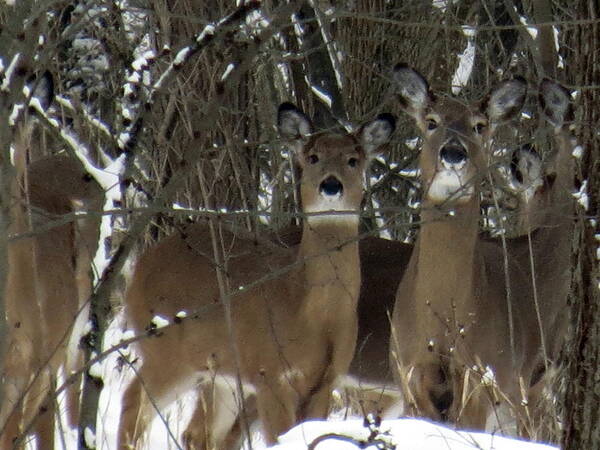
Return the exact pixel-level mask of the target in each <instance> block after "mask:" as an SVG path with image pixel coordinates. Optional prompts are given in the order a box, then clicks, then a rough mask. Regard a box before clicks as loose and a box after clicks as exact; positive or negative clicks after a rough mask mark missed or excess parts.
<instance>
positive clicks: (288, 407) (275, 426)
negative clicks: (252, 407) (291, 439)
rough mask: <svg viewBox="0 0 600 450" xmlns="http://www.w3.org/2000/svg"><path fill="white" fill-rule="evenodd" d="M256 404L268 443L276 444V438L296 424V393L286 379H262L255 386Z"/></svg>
mask: <svg viewBox="0 0 600 450" xmlns="http://www.w3.org/2000/svg"><path fill="white" fill-rule="evenodd" d="M256 405H257V409H258V416H259V418H260V420H261V422H262V427H263V435H264V437H265V441H266V442H267V444H268V445H273V444H276V443H277V438H278V437H279V436H280V435H281V434H283V433H285V432H286V431H288V430H289V429H290V428H292V427H293V426H294V425H295V424H296V411H297V409H298V395H297V392H296V390H295V389H294V386H292V385H291V384H290V383H289V382H288V380H276V381H275V382H268V381H267V382H265V380H263V382H262V383H261V384H260V385H258V388H257V392H256Z"/></svg>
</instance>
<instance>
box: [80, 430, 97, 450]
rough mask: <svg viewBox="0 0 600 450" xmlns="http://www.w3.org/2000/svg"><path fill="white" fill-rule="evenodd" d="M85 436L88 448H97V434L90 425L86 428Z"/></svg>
mask: <svg viewBox="0 0 600 450" xmlns="http://www.w3.org/2000/svg"><path fill="white" fill-rule="evenodd" d="M83 438H84V441H85V445H86V447H87V448H96V435H95V434H94V432H93V431H92V430H90V429H89V427H86V429H85V430H84V432H83Z"/></svg>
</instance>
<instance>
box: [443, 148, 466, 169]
mask: <svg viewBox="0 0 600 450" xmlns="http://www.w3.org/2000/svg"><path fill="white" fill-rule="evenodd" d="M440 158H441V160H442V161H443V162H445V163H448V164H452V165H458V164H461V163H463V162H465V161H466V160H467V152H466V151H465V148H464V147H463V146H462V145H460V144H457V143H449V144H446V145H444V146H443V147H442V149H441V150H440Z"/></svg>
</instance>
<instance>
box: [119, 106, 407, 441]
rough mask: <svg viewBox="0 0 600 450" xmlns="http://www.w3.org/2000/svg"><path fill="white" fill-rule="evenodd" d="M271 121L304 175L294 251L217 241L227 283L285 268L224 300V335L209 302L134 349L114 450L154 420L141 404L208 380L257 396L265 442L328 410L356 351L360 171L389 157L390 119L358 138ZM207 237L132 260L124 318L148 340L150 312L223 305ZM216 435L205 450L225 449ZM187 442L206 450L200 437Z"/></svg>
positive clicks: (189, 236)
mask: <svg viewBox="0 0 600 450" xmlns="http://www.w3.org/2000/svg"><path fill="white" fill-rule="evenodd" d="M277 117H278V119H277V124H278V129H279V132H280V135H281V136H282V137H283V138H284V139H286V140H287V141H288V142H289V145H290V148H291V149H292V150H293V152H294V154H295V157H296V160H297V161H298V163H299V165H300V167H301V170H302V175H301V181H300V197H301V202H302V211H303V213H304V214H306V215H307V217H306V219H305V220H304V224H303V229H302V238H301V242H300V244H299V246H298V248H297V249H296V250H295V251H294V250H292V249H285V248H283V249H279V250H274V249H271V250H270V251H269V252H265V251H263V252H262V253H261V248H260V246H254V248H252V246H251V245H250V244H247V243H246V244H244V243H240V244H239V245H240V247H241V248H240V247H238V246H237V245H238V244H237V243H236V242H237V241H236V240H235V239H227V238H225V240H224V241H225V244H224V245H225V246H224V247H223V248H225V249H228V250H229V249H231V250H232V252H233V254H234V255H235V257H236V261H235V270H234V271H231V273H229V278H230V283H231V286H242V285H245V284H247V283H248V282H249V281H253V280H257V279H258V278H257V276H258V277H261V276H263V277H264V276H265V275H267V274H269V273H272V272H273V271H277V270H278V269H279V270H281V269H285V268H287V269H285V270H281V272H282V273H281V274H280V275H278V276H273V277H269V278H268V279H267V280H266V281H264V282H261V283H258V284H256V285H255V286H253V287H251V288H248V289H244V290H242V291H241V293H240V294H239V297H238V298H237V299H236V300H232V302H231V309H230V314H231V316H230V317H231V331H232V333H231V335H230V332H229V331H228V327H227V322H226V311H225V307H224V305H223V304H221V303H215V304H214V305H211V306H209V307H207V308H206V309H203V310H202V312H199V313H198V314H197V315H196V314H195V315H193V316H192V317H189V318H186V319H183V320H180V321H179V322H180V323H175V324H173V325H172V326H169V327H165V328H161V329H159V330H158V334H159V335H158V336H156V337H154V336H152V337H149V338H145V339H140V340H139V341H138V342H136V345H135V347H136V351H137V352H138V353H139V355H140V356H141V360H142V362H141V366H139V368H137V369H136V377H135V378H134V380H133V381H132V382H131V384H130V385H129V386H128V387H127V388H126V391H125V393H124V395H123V403H122V409H121V425H120V429H119V436H118V440H119V442H118V447H119V448H130V447H129V446H132V445H136V444H137V443H138V442H139V440H140V438H141V436H142V434H143V432H144V430H145V428H146V426H147V424H148V421H149V420H150V419H151V418H152V417H153V416H154V414H155V409H154V406H152V405H151V404H150V401H149V398H151V399H152V403H153V404H154V405H156V407H157V408H158V409H159V410H160V409H161V408H163V407H164V406H165V405H168V404H169V403H171V402H172V401H173V400H174V399H175V398H176V397H177V395H178V394H180V393H182V392H185V391H187V390H189V389H192V388H194V387H198V388H199V389H200V390H201V392H204V393H209V395H212V394H217V395H218V394H219V390H218V389H212V386H213V380H215V379H216V380H224V381H225V382H227V380H232V379H235V378H236V377H237V376H239V378H240V380H241V383H242V385H243V386H246V387H245V388H244V390H246V391H247V392H251V393H252V394H253V395H254V398H255V406H256V411H257V414H258V417H259V418H260V421H261V424H262V432H263V435H264V438H265V440H266V441H267V443H269V444H273V443H275V442H276V441H277V437H278V436H279V435H280V434H281V433H283V432H285V431H287V430H288V429H290V428H291V427H292V426H293V425H294V424H296V423H297V422H298V421H300V420H303V419H307V418H323V417H325V416H326V415H327V413H328V409H329V404H330V397H331V391H332V386H333V385H334V383H335V382H336V380H337V379H338V378H339V377H340V376H341V375H343V374H345V373H346V371H347V370H348V366H349V365H350V361H351V359H352V356H353V354H354V347H355V343H356V335H357V316H356V308H357V302H358V295H359V291H360V285H361V281H360V261H359V250H358V237H359V234H358V218H359V215H358V214H359V210H360V206H361V201H362V197H363V177H364V171H365V168H366V165H367V164H368V162H369V160H370V159H371V158H372V157H374V156H375V155H376V154H378V153H381V152H383V151H385V146H386V144H387V143H388V142H389V139H390V136H391V134H392V132H393V130H394V127H395V119H394V118H393V116H392V115H391V114H381V115H379V116H378V117H377V118H376V119H374V120H373V121H371V122H368V123H366V124H364V125H363V126H361V127H360V128H359V130H358V132H357V133H355V134H333V133H314V131H313V126H312V122H311V121H310V119H308V117H307V116H306V115H305V114H304V113H303V112H302V111H301V110H299V109H298V108H297V107H296V106H294V105H292V104H290V103H284V104H282V105H281V106H280V107H279V109H278V114H277ZM210 235H211V234H210V232H209V230H208V229H207V227H206V226H205V225H204V224H201V223H200V224H197V225H195V226H191V227H189V229H187V230H185V231H184V233H183V234H180V235H173V236H172V237H170V238H167V239H165V240H163V241H162V242H160V243H159V244H158V245H157V246H156V247H154V248H151V249H150V250H148V251H147V252H145V253H144V255H143V256H142V257H141V258H140V260H139V261H138V263H137V264H136V268H135V270H134V273H133V277H132V280H131V282H130V285H129V287H128V290H127V293H126V296H125V314H126V317H127V318H128V321H130V322H131V324H132V325H133V328H134V330H135V331H136V333H138V334H141V333H144V329H145V328H146V327H147V326H148V325H149V323H150V322H151V320H152V318H153V317H154V316H155V315H156V314H160V315H162V316H163V317H164V316H166V317H170V318H173V317H174V315H176V314H177V312H178V311H181V310H184V311H193V310H194V309H195V308H197V305H198V304H200V305H205V304H206V302H207V300H206V299H214V300H218V299H219V298H220V292H219V289H218V286H217V284H216V283H215V279H216V276H215V266H214V264H212V263H211V258H210V256H212V255H213V253H212V246H211V240H210ZM225 237H227V235H225ZM229 244H231V246H229ZM248 245H250V247H248ZM248 248H250V250H251V251H248V250H247V249H248ZM238 250H241V251H240V252H239V253H238ZM244 250H245V251H244ZM201 254H205V255H207V257H206V258H204V259H203V258H201V257H199V255H201ZM190 273H191V274H193V276H192V277H191V278H189V274H190ZM276 273H277V272H276ZM200 297H203V299H200V300H199V298H200ZM234 298H235V297H234ZM232 340H233V345H234V346H235V348H236V349H237V352H238V358H236V357H235V355H234V352H233V350H232ZM236 359H237V363H236ZM165 367H169V370H168V371H166V370H164V368H165ZM145 393H147V394H145ZM218 401H219V399H216V403H217V407H218ZM208 420H209V421H210V420H212V419H208ZM200 428H202V427H200ZM215 428H219V427H218V426H217V425H216V424H215ZM216 434H218V433H216V432H215V433H213V437H212V443H213V445H214V446H215V447H216V448H225V447H224V445H226V444H224V443H223V442H221V441H219V439H221V437H219V436H215V435H216ZM188 436H189V435H188ZM195 438H196V439H199V440H200V442H199V445H200V446H201V445H206V438H205V437H202V436H200V437H198V436H197V435H196V436H195ZM188 445H190V446H191V445H192V443H190V442H189V441H188Z"/></svg>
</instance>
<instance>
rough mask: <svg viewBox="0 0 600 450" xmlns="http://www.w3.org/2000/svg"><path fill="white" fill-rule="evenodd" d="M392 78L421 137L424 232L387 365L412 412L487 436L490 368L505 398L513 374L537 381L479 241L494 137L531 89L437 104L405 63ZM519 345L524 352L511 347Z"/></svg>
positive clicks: (514, 393) (497, 263)
mask: <svg viewBox="0 0 600 450" xmlns="http://www.w3.org/2000/svg"><path fill="white" fill-rule="evenodd" d="M393 79H394V82H395V84H396V86H397V89H398V91H399V93H398V100H399V103H400V105H401V107H402V108H403V109H404V111H405V112H406V113H408V115H409V116H411V117H412V118H413V120H414V121H415V123H416V125H417V127H418V129H419V130H420V132H421V133H422V136H423V142H422V147H421V153H420V157H419V168H420V171H421V183H422V191H423V193H422V203H421V222H420V230H419V234H418V236H417V239H416V242H415V247H414V249H413V251H412V254H411V258H410V261H409V263H408V267H407V268H406V270H405V272H404V275H403V277H402V280H401V281H400V284H399V286H398V290H397V293H396V300H395V305H394V311H393V314H392V321H391V324H392V343H391V350H390V364H391V366H392V369H393V371H394V377H395V379H396V382H397V383H398V385H399V386H400V387H401V389H402V391H403V394H404V398H405V402H406V404H407V407H408V410H409V412H410V413H411V414H413V415H421V416H425V417H428V418H430V419H432V420H436V421H450V422H452V423H455V424H458V425H461V426H466V427H472V428H477V429H482V428H484V426H485V422H486V418H487V413H488V411H489V409H490V406H493V405H494V404H495V400H494V401H492V399H491V398H488V397H487V393H486V389H483V388H481V389H477V388H476V389H473V391H469V390H468V389H467V385H468V384H469V383H472V382H474V383H476V385H477V386H485V383H486V379H487V378H486V374H485V372H486V368H487V367H489V368H491V369H492V370H493V371H494V375H495V382H496V383H497V385H498V386H499V388H500V389H501V391H502V392H504V393H505V394H506V395H507V396H509V398H511V399H513V401H517V400H516V399H520V389H519V386H518V382H517V381H516V380H515V376H514V373H515V372H519V373H522V372H526V373H525V374H524V378H525V379H530V378H531V376H530V373H529V372H531V370H532V368H531V367H529V365H528V362H527V361H526V360H525V359H526V358H524V357H522V355H521V352H520V351H518V350H520V347H521V345H522V342H521V340H520V339H515V338H514V337H511V327H510V326H509V317H508V313H507V308H506V306H507V303H506V289H505V284H504V279H503V277H502V276H501V274H503V270H502V269H503V268H502V261H503V258H502V252H501V248H500V247H499V246H498V245H496V244H493V243H486V242H484V241H483V240H481V239H479V237H478V233H479V209H480V205H479V201H480V200H479V182H480V181H481V179H482V176H483V174H485V171H486V170H487V161H488V159H489V156H490V146H491V142H492V139H493V135H494V131H495V130H496V128H497V126H498V125H499V124H501V123H503V122H506V121H508V120H510V119H511V118H514V117H515V116H516V115H517V114H518V113H519V112H520V109H521V107H522V105H523V103H524V100H525V97H526V94H527V84H526V82H525V81H524V80H523V79H522V78H513V79H510V80H506V81H504V82H502V83H500V84H499V85H498V86H497V87H496V88H494V89H493V90H491V91H490V92H489V94H488V95H487V96H486V97H485V98H484V99H483V100H482V101H480V102H478V103H475V104H470V105H469V104H465V103H464V102H462V101H460V100H459V99H456V98H453V97H449V96H448V97H447V96H441V97H436V96H435V95H434V93H433V92H431V90H430V88H429V85H428V83H427V81H426V80H425V78H424V77H423V76H422V75H421V74H419V73H418V72H417V71H416V70H414V69H412V68H410V67H408V66H407V65H405V64H398V65H397V66H395V67H394V70H393ZM509 269H510V272H511V278H512V280H513V282H515V283H516V282H519V283H524V277H523V274H521V273H519V271H518V270H516V269H514V268H512V267H511V268H509ZM515 279H518V281H517V280H515ZM523 295H524V294H523ZM523 307H524V308H525V306H523ZM514 316H515V322H517V323H515V326H514V330H516V331H521V330H522V329H523V328H525V329H526V328H527V324H522V323H521V322H520V319H521V318H522V316H523V315H522V314H520V312H516V311H515V313H514ZM518 337H519V338H521V337H522V336H521V333H519V335H518ZM515 340H516V344H515V346H517V347H519V348H518V349H513V348H512V347H511V344H512V343H513V341H515ZM528 371H529V372H528ZM488 378H489V377H488Z"/></svg>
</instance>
